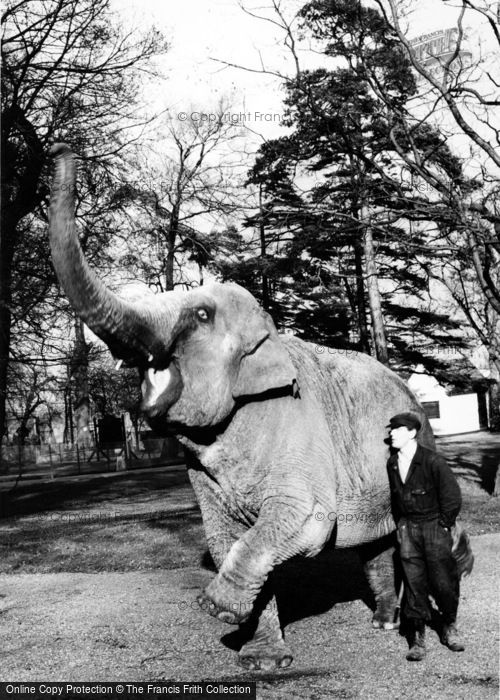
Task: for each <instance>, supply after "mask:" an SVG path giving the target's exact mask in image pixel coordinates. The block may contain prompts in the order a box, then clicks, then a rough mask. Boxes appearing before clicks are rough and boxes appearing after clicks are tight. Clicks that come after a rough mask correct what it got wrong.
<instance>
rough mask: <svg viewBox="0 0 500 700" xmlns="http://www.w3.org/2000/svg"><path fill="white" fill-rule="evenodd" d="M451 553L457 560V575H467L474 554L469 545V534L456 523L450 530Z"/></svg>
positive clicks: (470, 568) (471, 565) (470, 569)
mask: <svg viewBox="0 0 500 700" xmlns="http://www.w3.org/2000/svg"><path fill="white" fill-rule="evenodd" d="M452 535H453V545H452V554H453V556H454V558H455V560H456V562H457V568H458V576H459V577H460V578H461V577H462V576H468V575H469V574H470V573H471V571H472V567H473V566H474V555H473V553H472V549H471V546H470V539H469V535H468V534H467V533H466V532H465V530H463V529H462V527H461V526H460V525H459V524H458V523H457V524H456V525H455V527H453V530H452Z"/></svg>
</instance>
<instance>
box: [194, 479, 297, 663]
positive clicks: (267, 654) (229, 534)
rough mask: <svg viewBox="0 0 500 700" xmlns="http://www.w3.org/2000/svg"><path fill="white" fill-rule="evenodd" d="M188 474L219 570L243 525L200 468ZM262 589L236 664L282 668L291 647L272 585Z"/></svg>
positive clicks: (203, 598) (202, 598)
mask: <svg viewBox="0 0 500 700" xmlns="http://www.w3.org/2000/svg"><path fill="white" fill-rule="evenodd" d="M189 476H190V480H191V484H192V486H193V488H194V490H195V493H196V496H197V498H198V502H199V504H200V508H201V511H202V515H203V521H204V526H205V533H206V537H207V543H208V547H209V549H210V554H211V555H212V559H213V560H214V563H215V566H216V567H217V569H218V570H219V569H220V568H221V566H222V564H223V562H224V559H225V558H226V556H227V555H228V553H229V550H230V549H231V547H232V545H233V544H234V543H235V542H236V541H237V539H238V537H239V536H242V535H243V534H244V532H245V528H244V527H243V526H241V525H238V524H237V523H235V522H234V520H232V519H231V518H230V516H229V514H228V512H227V510H226V509H225V508H224V505H223V503H224V494H223V493H222V491H221V489H220V487H219V486H218V485H217V484H216V482H214V481H213V480H212V479H210V478H209V477H208V476H207V474H206V473H205V472H203V471H201V470H195V469H193V470H190V471H189ZM266 588H267V590H266V591H265V592H264V595H263V596H262V598H261V600H260V605H259V606H258V607H257V609H255V610H254V612H253V616H252V618H253V619H252V620H251V621H250V623H249V624H251V626H252V629H253V634H252V637H251V638H250V639H249V640H248V641H247V642H246V643H245V644H244V645H243V646H242V648H241V649H240V652H239V655H238V659H239V663H240V664H241V665H242V666H243V667H244V668H247V669H252V670H254V669H266V670H270V669H273V668H285V667H286V666H289V665H290V664H291V663H292V661H293V654H292V652H291V649H290V647H289V646H288V645H287V644H286V643H285V640H284V639H283V633H282V631H281V626H280V622H279V617H278V608H277V605H276V599H275V597H274V595H273V592H272V588H271V586H269V585H268V586H266ZM199 600H200V598H199ZM200 602H202V603H204V604H207V603H209V604H210V605H213V603H212V602H211V601H208V600H207V599H206V598H205V596H202V597H201V600H200ZM203 607H204V606H203Z"/></svg>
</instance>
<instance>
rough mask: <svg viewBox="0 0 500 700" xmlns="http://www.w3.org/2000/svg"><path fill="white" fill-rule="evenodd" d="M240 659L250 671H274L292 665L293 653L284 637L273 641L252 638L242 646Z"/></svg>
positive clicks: (242, 664)
mask: <svg viewBox="0 0 500 700" xmlns="http://www.w3.org/2000/svg"><path fill="white" fill-rule="evenodd" d="M238 661H239V663H240V664H241V666H243V667H244V668H246V669H248V670H249V671H259V670H260V671H273V670H275V669H276V668H287V667H288V666H290V664H291V663H292V661H293V654H292V652H291V650H290V648H289V647H288V646H287V645H286V644H285V642H284V641H283V639H279V640H276V641H273V642H270V641H269V640H264V639H263V640H260V641H258V640H256V639H251V640H250V641H249V642H247V643H246V644H244V645H243V646H242V647H241V649H240V653H239V654H238Z"/></svg>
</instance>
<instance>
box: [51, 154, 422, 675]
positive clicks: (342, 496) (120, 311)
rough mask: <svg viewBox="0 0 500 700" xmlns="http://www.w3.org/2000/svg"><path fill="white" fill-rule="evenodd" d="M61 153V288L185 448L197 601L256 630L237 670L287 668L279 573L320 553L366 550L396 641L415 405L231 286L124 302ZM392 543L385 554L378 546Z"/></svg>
mask: <svg viewBox="0 0 500 700" xmlns="http://www.w3.org/2000/svg"><path fill="white" fill-rule="evenodd" d="M53 155H54V156H55V175H54V180H53V186H52V191H51V201H50V208H49V234H50V245H51V252H52V259H53V264H54V268H55V270H56V273H57V276H58V279H59V281H60V284H61V286H62V288H63V290H64V291H65V294H66V295H67V297H68V298H69V301H70V303H71V305H72V306H73V308H74V310H75V312H76V313H77V314H78V315H79V316H80V317H81V318H82V319H83V321H84V322H85V323H86V324H87V326H88V327H89V328H91V329H92V331H93V332H94V333H95V334H96V335H97V336H99V337H100V338H101V339H102V340H103V341H104V342H105V343H106V344H107V345H108V347H109V349H110V350H111V352H112V354H113V355H114V356H115V358H118V359H119V360H121V361H123V362H124V363H126V365H127V366H135V367H137V368H138V369H139V372H140V374H141V377H142V410H143V411H144V413H145V414H146V416H147V417H148V420H149V422H150V424H151V426H152V427H153V428H154V429H155V430H157V431H158V432H160V433H161V431H164V430H166V428H167V426H168V427H169V429H172V428H173V429H174V431H175V434H176V435H177V437H178V439H179V440H180V442H181V443H182V444H183V445H184V447H185V450H186V454H187V467H188V474H189V479H190V481H191V484H192V486H193V489H194V492H195V495H196V498H197V500H198V503H199V506H200V510H201V514H202V520H203V526H204V530H205V534H206V539H207V544H208V547H209V550H210V553H211V556H212V558H213V561H214V563H215V565H216V567H217V570H218V572H217V574H216V575H215V577H214V579H213V580H212V581H211V583H210V584H209V585H208V586H207V588H206V590H205V591H204V592H203V593H201V594H200V596H199V602H200V605H201V607H202V608H205V609H206V610H207V611H208V612H209V613H210V614H211V615H213V616H215V617H217V618H218V619H219V620H221V621H224V622H226V623H229V624H232V625H238V624H239V625H243V624H244V623H245V622H247V621H253V623H254V633H253V637H252V638H251V639H249V640H248V641H247V642H246V643H245V644H244V645H243V647H242V648H241V650H240V652H239V661H240V663H241V664H242V665H243V666H244V667H245V668H247V669H270V668H284V667H287V666H288V665H289V664H290V663H291V662H292V659H293V655H292V651H291V650H290V648H289V647H288V645H287V643H286V642H285V639H284V636H283V632H282V629H281V626H280V620H279V615H278V609H277V605H276V600H275V596H274V593H273V588H272V580H273V577H272V572H273V571H274V570H275V569H276V567H278V566H279V565H280V564H282V563H283V562H285V561H287V560H290V559H292V558H293V557H296V556H301V557H305V558H307V557H315V556H316V555H317V554H318V553H319V552H320V551H321V550H323V548H324V547H325V546H326V545H327V543H328V544H329V545H330V546H335V547H354V546H360V547H361V550H362V551H363V552H364V553H365V554H364V570H365V572H366V575H367V579H368V583H369V585H370V587H371V589H372V591H373V595H374V600H375V605H376V608H375V611H374V614H373V619H372V624H373V626H374V627H376V628H378V629H381V630H383V629H391V628H394V626H395V624H394V622H393V619H394V611H395V608H396V605H397V595H396V589H395V582H394V569H393V552H394V548H393V546H392V541H391V538H390V537H389V536H390V535H391V533H394V531H395V523H394V520H393V517H392V513H391V499H390V490H389V484H388V477H387V470H386V463H387V458H388V456H389V446H388V444H387V435H388V432H387V422H388V420H389V418H390V417H391V416H392V415H394V414H397V413H400V412H403V411H413V412H415V413H417V414H418V415H419V416H420V418H421V423H422V429H421V433H420V435H419V440H420V442H421V443H422V444H423V445H425V446H427V447H433V445H434V438H433V435H432V430H431V428H430V425H429V422H428V420H427V417H426V416H425V413H424V412H423V409H422V407H421V406H420V404H419V403H418V401H417V400H416V398H415V397H414V395H413V394H412V393H411V392H410V390H409V389H408V387H407V386H406V385H405V383H404V382H403V381H402V380H401V379H400V378H399V377H398V376H397V375H396V374H395V373H394V372H392V371H391V370H389V369H388V368H387V367H386V366H385V365H383V364H381V363H379V362H378V361H376V360H375V359H374V358H372V357H370V356H368V355H366V354H363V353H357V352H354V351H353V352H352V353H341V352H338V351H335V350H332V349H328V348H323V347H322V346H315V345H314V344H312V343H307V342H304V341H303V340H301V339H299V338H297V337H295V336H292V335H288V334H279V333H278V332H277V329H276V327H275V325H274V323H273V321H272V319H271V317H270V316H269V314H268V313H266V312H265V311H264V310H263V309H262V307H261V306H260V305H259V304H258V302H257V300H256V299H255V298H254V297H253V295H252V294H250V293H249V292H248V291H246V290H245V289H244V288H242V287H241V286H239V285H237V284H229V283H224V284H223V283H217V282H213V283H210V284H206V285H203V286H200V287H197V288H193V289H191V290H189V291H180V290H174V291H169V292H165V293H162V294H156V295H153V294H151V295H149V296H147V297H145V298H144V299H140V300H134V301H129V300H125V299H123V298H121V297H120V296H118V295H116V294H115V293H114V292H112V291H111V290H109V289H108V288H107V287H106V286H105V285H104V283H103V282H102V281H101V280H100V279H99V277H98V276H97V275H96V274H95V273H94V271H93V270H92V269H91V268H90V267H89V265H88V263H87V261H86V260H85V258H84V255H83V252H82V250H81V247H80V244H79V242H78V238H77V235H76V232H75V216H74V208H75V202H74V200H75V186H76V185H75V183H76V166H75V158H74V155H73V153H72V151H71V149H70V148H69V147H68V146H67V145H65V144H58V145H57V146H55V147H53ZM387 538H388V542H389V545H390V546H389V545H388V546H387V547H385V546H384V548H382V549H381V548H380V547H375V549H373V550H372V549H371V548H370V546H369V545H370V544H371V543H372V544H375V545H376V544H377V543H379V542H385V541H386V540H387Z"/></svg>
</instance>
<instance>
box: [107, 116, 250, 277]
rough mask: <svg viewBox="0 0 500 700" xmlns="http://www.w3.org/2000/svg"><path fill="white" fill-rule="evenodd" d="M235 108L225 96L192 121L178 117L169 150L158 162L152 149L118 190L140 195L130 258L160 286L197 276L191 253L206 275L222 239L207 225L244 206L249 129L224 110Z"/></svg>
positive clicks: (163, 146)
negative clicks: (244, 142)
mask: <svg viewBox="0 0 500 700" xmlns="http://www.w3.org/2000/svg"><path fill="white" fill-rule="evenodd" d="M227 113H228V109H227V107H225V106H224V104H222V103H221V104H220V105H219V106H218V108H217V109H216V110H215V111H214V112H213V113H203V112H201V111H198V110H196V109H194V108H193V109H191V110H190V112H187V113H186V117H187V119H186V120H185V121H179V120H178V119H177V120H173V119H172V120H170V121H169V123H168V127H167V135H166V136H165V135H164V131H163V139H162V140H161V141H159V144H158V146H157V148H158V150H160V151H162V153H161V154H160V155H159V157H158V158H157V159H156V164H155V165H152V163H153V162H154V159H153V157H148V160H147V163H146V164H145V165H144V166H143V168H142V169H141V171H140V174H139V176H138V177H137V178H136V179H135V182H133V183H128V184H126V185H124V186H123V187H122V188H121V189H120V190H119V191H118V192H117V200H118V201H119V200H120V199H121V198H122V197H125V198H127V199H130V200H131V201H133V205H132V206H131V208H130V215H129V221H130V225H131V227H132V228H134V229H135V233H136V236H135V237H134V250H135V252H134V253H131V254H130V253H129V254H128V262H129V263H130V262H135V264H136V266H137V267H138V268H139V269H140V271H141V272H142V275H141V276H142V277H143V278H144V279H146V280H147V282H148V284H149V285H150V286H151V287H154V288H156V289H158V290H159V291H166V290H171V289H173V288H174V286H175V284H179V283H180V284H187V285H189V284H191V283H192V282H193V275H192V274H191V273H189V272H188V273H187V275H186V274H184V273H185V272H186V270H187V267H186V265H185V263H186V260H187V259H189V260H191V261H193V262H194V263H195V264H196V265H197V266H198V270H199V274H200V281H202V280H203V267H204V266H205V265H206V264H207V263H208V261H209V260H210V258H211V256H212V248H213V246H214V244H215V238H214V236H213V235H211V234H210V233H205V231H206V230H207V229H208V230H210V229H217V228H221V227H224V226H225V225H226V223H227V221H228V217H230V216H231V214H233V213H234V212H236V211H237V210H239V209H240V208H241V206H242V198H243V195H244V193H243V177H242V175H243V173H244V158H243V157H242V156H241V154H240V153H239V151H238V148H239V145H238V144H239V141H240V139H241V129H240V128H239V127H238V126H237V125H235V124H233V123H232V122H230V121H228V120H226V119H225V118H224V115H225V114H227ZM137 221H139V225H137ZM151 243H153V245H151ZM131 256H132V258H133V260H132V259H131ZM188 267H189V266H188Z"/></svg>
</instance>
